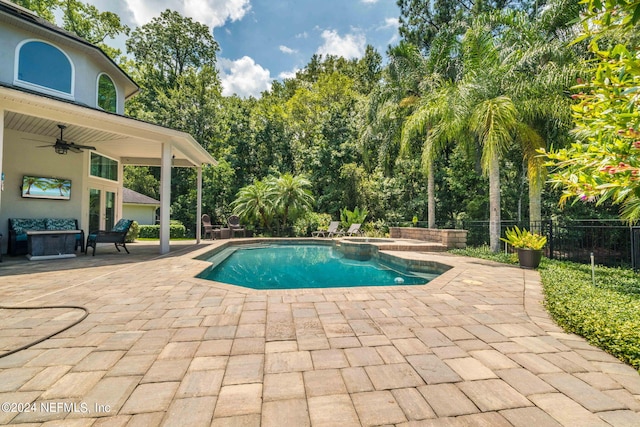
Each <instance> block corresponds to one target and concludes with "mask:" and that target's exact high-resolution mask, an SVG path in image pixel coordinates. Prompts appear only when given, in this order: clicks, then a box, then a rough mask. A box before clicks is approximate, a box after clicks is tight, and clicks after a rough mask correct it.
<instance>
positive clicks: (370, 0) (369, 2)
mask: <svg viewBox="0 0 640 427" xmlns="http://www.w3.org/2000/svg"><path fill="white" fill-rule="evenodd" d="M360 1H361V2H362V3H368V4H373V3H378V0H360Z"/></svg>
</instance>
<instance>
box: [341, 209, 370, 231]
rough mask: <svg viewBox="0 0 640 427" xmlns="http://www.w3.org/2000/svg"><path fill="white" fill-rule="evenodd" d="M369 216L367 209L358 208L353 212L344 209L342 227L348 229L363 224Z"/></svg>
mask: <svg viewBox="0 0 640 427" xmlns="http://www.w3.org/2000/svg"><path fill="white" fill-rule="evenodd" d="M367 215H369V211H368V210H367V209H366V208H362V209H360V208H359V207H357V206H356V207H355V208H354V209H353V211H350V210H349V209H347V208H344V209H342V211H341V212H340V222H341V224H340V225H342V227H344V228H345V229H347V228H349V227H350V226H351V224H363V223H364V220H365V219H366V218H367Z"/></svg>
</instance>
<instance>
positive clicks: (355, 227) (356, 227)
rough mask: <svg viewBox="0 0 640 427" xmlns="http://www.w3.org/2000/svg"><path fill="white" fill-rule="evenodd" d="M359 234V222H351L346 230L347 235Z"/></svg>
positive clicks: (360, 232)
mask: <svg viewBox="0 0 640 427" xmlns="http://www.w3.org/2000/svg"><path fill="white" fill-rule="evenodd" d="M359 234H362V231H361V230H360V224H351V226H350V227H349V229H348V230H347V232H346V235H347V236H355V235H359Z"/></svg>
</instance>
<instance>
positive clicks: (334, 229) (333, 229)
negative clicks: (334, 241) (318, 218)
mask: <svg viewBox="0 0 640 427" xmlns="http://www.w3.org/2000/svg"><path fill="white" fill-rule="evenodd" d="M338 227H340V221H331V223H330V224H329V228H328V229H326V230H317V231H314V232H312V233H311V236H312V237H333V236H334V235H340V234H341V231H339V230H338Z"/></svg>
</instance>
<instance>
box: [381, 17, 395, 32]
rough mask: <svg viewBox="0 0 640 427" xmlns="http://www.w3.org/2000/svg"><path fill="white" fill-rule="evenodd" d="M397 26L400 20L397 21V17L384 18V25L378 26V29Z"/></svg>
mask: <svg viewBox="0 0 640 427" xmlns="http://www.w3.org/2000/svg"><path fill="white" fill-rule="evenodd" d="M399 26H400V21H398V18H385V20H384V25H381V26H379V27H378V30H386V29H389V28H398V27H399Z"/></svg>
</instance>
